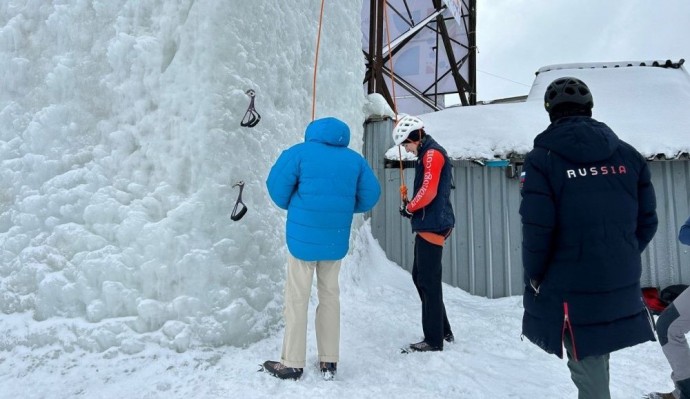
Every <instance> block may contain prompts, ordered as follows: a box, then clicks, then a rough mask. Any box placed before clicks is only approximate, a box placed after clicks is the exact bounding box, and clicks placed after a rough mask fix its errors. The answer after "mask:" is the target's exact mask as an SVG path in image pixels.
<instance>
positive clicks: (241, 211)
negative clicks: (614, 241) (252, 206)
mask: <svg viewBox="0 0 690 399" xmlns="http://www.w3.org/2000/svg"><path fill="white" fill-rule="evenodd" d="M232 186H233V187H236V186H239V188H240V193H239V195H238V196H237V201H236V202H235V207H234V208H233V209H232V214H231V215H230V219H232V220H234V221H238V220H240V219H242V216H244V214H245V213H247V205H245V204H244V202H242V190H243V189H244V182H243V181H242V180H240V181H238V182H237V183H235V184H233V185H232ZM240 205H242V207H241V208H240V209H239V210H237V208H238V207H239V206H240Z"/></svg>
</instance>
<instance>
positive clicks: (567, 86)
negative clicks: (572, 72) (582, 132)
mask: <svg viewBox="0 0 690 399" xmlns="http://www.w3.org/2000/svg"><path fill="white" fill-rule="evenodd" d="M563 103H571V104H577V105H582V106H584V107H586V108H589V109H592V107H594V100H593V99H592V92H590V91H589V87H587V85H586V84H585V82H583V81H581V80H580V79H577V78H573V77H570V76H566V77H563V78H558V79H556V80H554V81H553V82H551V84H550V85H549V87H547V88H546V93H544V108H546V112H549V113H550V112H551V111H552V110H553V108H554V107H555V106H557V105H559V104H563Z"/></svg>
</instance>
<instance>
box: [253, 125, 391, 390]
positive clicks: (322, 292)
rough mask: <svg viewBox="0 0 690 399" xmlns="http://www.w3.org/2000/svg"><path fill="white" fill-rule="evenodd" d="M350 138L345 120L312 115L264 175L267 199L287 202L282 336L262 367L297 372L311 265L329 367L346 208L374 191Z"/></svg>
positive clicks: (371, 198) (320, 343)
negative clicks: (276, 354)
mask: <svg viewBox="0 0 690 399" xmlns="http://www.w3.org/2000/svg"><path fill="white" fill-rule="evenodd" d="M349 143H350V129H349V127H348V126H347V125H346V124H345V123H344V122H342V121H340V120H338V119H336V118H333V117H328V118H322V119H317V120H314V121H313V122H311V123H310V124H309V126H307V129H306V133H305V140H304V142H303V143H299V144H296V145H294V146H292V147H290V148H289V149H287V150H285V151H283V153H282V154H280V156H279V157H278V159H277V160H276V162H275V164H274V165H273V167H272V168H271V171H270V172H269V174H268V178H267V180H266V186H267V188H268V193H269V195H270V196H271V199H272V200H273V202H275V204H276V205H277V206H278V207H280V208H282V209H286V210H287V224H286V229H285V232H286V240H287V247H288V251H289V255H288V266H287V278H286V282H285V311H284V315H285V336H284V339H283V349H282V354H281V359H280V362H276V361H267V362H265V363H264V369H265V370H267V371H268V372H270V373H271V374H273V375H274V376H276V377H278V378H282V379H299V378H300V377H301V376H302V372H303V369H304V366H305V362H306V340H307V335H306V334H307V332H306V331H307V309H308V305H309V296H310V292H311V285H312V279H313V275H314V272H316V279H317V289H318V298H319V305H318V307H317V308H316V341H317V347H318V352H319V362H320V368H321V372H322V373H323V375H324V377H325V378H332V377H333V376H334V374H335V371H336V367H337V362H338V358H339V350H340V349H339V346H340V297H339V296H340V290H339V286H338V274H339V271H340V263H341V259H342V258H343V257H345V255H346V254H347V251H348V249H349V242H350V228H351V225H352V218H353V215H354V214H355V213H362V212H366V211H368V210H370V209H372V208H373V207H374V205H375V204H376V202H377V201H378V199H379V195H380V194H381V188H380V186H379V182H378V181H377V180H376V176H375V175H374V172H373V171H372V170H371V168H370V167H369V164H367V161H366V160H365V159H364V158H363V157H362V156H361V155H360V154H358V153H357V152H355V151H353V150H351V149H349V148H348V147H347V146H348V144H349Z"/></svg>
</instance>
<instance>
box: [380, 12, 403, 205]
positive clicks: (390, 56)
mask: <svg viewBox="0 0 690 399" xmlns="http://www.w3.org/2000/svg"><path fill="white" fill-rule="evenodd" d="M386 8H387V7H386V4H385V2H384V5H383V19H385V21H386V39H387V40H388V63H389V65H390V68H389V69H390V80H391V89H392V92H393V113H394V114H395V120H394V121H393V126H395V125H397V124H398V104H397V99H396V97H395V78H394V72H393V49H391V32H390V27H389V22H388V12H387V11H386ZM398 160H399V167H400V201H402V203H403V204H404V203H406V202H407V186H405V172H404V169H403V163H402V150H401V149H400V146H398Z"/></svg>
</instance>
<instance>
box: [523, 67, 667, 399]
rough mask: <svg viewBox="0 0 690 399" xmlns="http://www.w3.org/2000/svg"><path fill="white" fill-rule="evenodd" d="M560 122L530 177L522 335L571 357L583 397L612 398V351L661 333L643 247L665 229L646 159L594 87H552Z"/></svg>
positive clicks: (535, 153) (550, 130)
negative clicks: (644, 286)
mask: <svg viewBox="0 0 690 399" xmlns="http://www.w3.org/2000/svg"><path fill="white" fill-rule="evenodd" d="M544 105H545V108H546V111H547V112H548V113H549V118H550V120H551V124H550V125H549V126H548V127H547V129H546V130H545V131H544V132H542V133H541V134H539V135H538V136H537V137H536V138H535V139H534V148H533V150H532V151H530V152H529V153H528V154H527V156H526V158H525V163H524V168H523V172H522V175H521V195H522V202H521V205H520V215H521V218H522V235H523V237H522V262H523V267H524V277H525V290H524V296H523V304H524V315H523V321H522V333H523V335H524V336H525V337H527V338H528V339H529V340H530V341H532V342H533V343H535V344H536V345H538V346H539V347H541V348H542V349H543V350H545V351H546V352H548V353H552V354H555V355H557V356H559V357H561V358H562V357H563V346H564V345H565V348H566V352H567V355H568V367H569V369H570V372H571V378H572V380H573V382H574V383H575V385H576V386H577V388H578V391H579V398H580V399H583V398H588V399H592V398H596V399H599V398H606V399H608V398H610V393H609V372H608V369H609V353H611V352H613V351H616V350H619V349H622V348H626V347H629V346H633V345H637V344H639V343H642V342H646V341H650V340H654V339H655V337H654V330H653V326H652V320H651V316H650V315H649V313H648V312H647V310H646V307H645V305H644V302H643V301H642V297H641V288H640V275H641V253H642V251H643V250H644V249H645V247H647V244H649V242H650V241H651V240H652V238H653V236H654V234H655V233H656V229H657V224H658V221H657V215H656V198H655V194H654V188H653V186H652V182H651V175H650V171H649V168H648V166H647V162H646V160H645V159H644V158H643V157H642V156H641V155H640V154H639V153H638V152H637V151H636V150H635V149H634V148H633V147H632V146H630V145H629V144H627V143H626V142H624V141H623V140H621V139H619V138H618V137H617V136H616V134H615V133H614V132H613V131H612V130H611V129H610V128H609V127H608V126H607V125H606V124H604V123H602V122H599V121H597V120H595V119H593V118H592V107H593V105H594V102H593V98H592V94H591V92H590V90H589V87H587V85H586V84H585V83H584V82H582V81H581V80H579V79H576V78H572V77H563V78H559V79H556V80H554V81H553V82H552V83H551V84H550V85H549V86H548V87H547V89H546V92H545V95H544Z"/></svg>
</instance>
